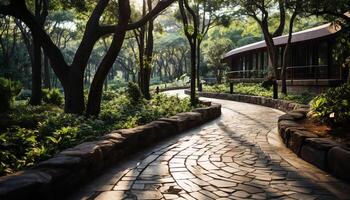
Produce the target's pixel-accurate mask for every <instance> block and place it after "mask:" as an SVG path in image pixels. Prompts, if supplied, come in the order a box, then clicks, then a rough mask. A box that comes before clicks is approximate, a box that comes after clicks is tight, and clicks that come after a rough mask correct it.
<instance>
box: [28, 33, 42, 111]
mask: <svg viewBox="0 0 350 200" xmlns="http://www.w3.org/2000/svg"><path fill="white" fill-rule="evenodd" d="M33 56H34V58H33V64H34V65H33V66H32V95H31V98H30V101H29V103H30V104H31V105H40V104H41V96H42V95H41V47H40V42H39V41H37V38H34V39H33Z"/></svg>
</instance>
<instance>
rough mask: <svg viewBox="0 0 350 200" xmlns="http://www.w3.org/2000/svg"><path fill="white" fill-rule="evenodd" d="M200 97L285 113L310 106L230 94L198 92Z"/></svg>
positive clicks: (187, 91)
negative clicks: (249, 104)
mask: <svg viewBox="0 0 350 200" xmlns="http://www.w3.org/2000/svg"><path fill="white" fill-rule="evenodd" d="M185 94H190V91H189V90H185ZM198 95H199V96H200V97H207V98H215V99H224V100H231V101H238V102H245V103H251V104H257V105H262V106H266V107H270V108H275V109H278V110H282V111H284V112H288V111H292V110H295V109H303V110H308V109H309V106H307V105H303V104H298V103H295V102H292V101H286V100H280V99H272V98H267V97H260V96H251V95H242V94H228V93H212V92H198Z"/></svg>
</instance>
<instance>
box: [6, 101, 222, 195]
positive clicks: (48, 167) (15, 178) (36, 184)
mask: <svg viewBox="0 0 350 200" xmlns="http://www.w3.org/2000/svg"><path fill="white" fill-rule="evenodd" d="M220 115H221V105H218V104H213V105H211V106H209V107H206V108H197V109H194V110H193V111H192V112H187V113H180V114H177V115H175V116H173V117H170V118H161V119H159V120H157V121H154V122H152V123H149V124H146V125H144V126H139V127H136V128H133V129H122V130H116V131H113V132H111V133H110V134H107V135H105V136H103V137H102V138H101V140H99V141H94V142H85V143H82V144H80V145H78V146H76V147H73V148H69V149H66V150H64V151H62V152H61V153H59V154H58V155H56V156H55V157H53V158H51V159H49V160H47V161H44V162H41V163H39V164H37V165H36V166H35V167H33V168H32V169H29V170H24V171H20V172H17V173H15V174H12V175H9V176H4V177H0V199H1V200H4V199H16V200H17V199H62V198H64V196H65V195H67V194H68V193H69V192H70V191H72V190H74V189H76V188H77V187H78V186H79V185H81V184H83V183H85V182H87V181H89V180H91V179H92V178H93V177H94V176H96V175H98V174H100V173H101V172H102V171H103V169H105V168H106V167H108V166H110V165H111V164H115V163H117V162H118V161H119V160H121V159H122V158H124V157H125V156H127V155H129V154H131V153H133V152H136V151H138V150H141V149H143V148H144V147H146V146H150V145H152V144H154V143H155V142H157V141H160V140H162V139H164V138H166V137H169V136H172V135H175V134H178V133H180V132H183V131H185V130H189V129H191V128H194V127H196V126H199V125H201V124H204V123H206V122H208V121H210V120H213V119H215V118H217V117H219V116H220Z"/></svg>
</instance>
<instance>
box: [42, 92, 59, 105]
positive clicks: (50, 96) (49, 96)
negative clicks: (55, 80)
mask: <svg viewBox="0 0 350 200" xmlns="http://www.w3.org/2000/svg"><path fill="white" fill-rule="evenodd" d="M42 94H43V101H44V102H45V103H48V104H53V105H56V106H61V105H62V104H63V95H62V94H61V92H60V90H59V89H56V88H55V89H52V90H48V89H43V90H42Z"/></svg>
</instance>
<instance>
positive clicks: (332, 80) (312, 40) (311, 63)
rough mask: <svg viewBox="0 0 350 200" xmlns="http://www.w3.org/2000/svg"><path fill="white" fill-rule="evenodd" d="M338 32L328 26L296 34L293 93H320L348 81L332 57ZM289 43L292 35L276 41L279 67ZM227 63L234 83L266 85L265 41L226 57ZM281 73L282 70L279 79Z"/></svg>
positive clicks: (289, 72) (290, 76)
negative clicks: (289, 37)
mask: <svg viewBox="0 0 350 200" xmlns="http://www.w3.org/2000/svg"><path fill="white" fill-rule="evenodd" d="M338 29H339V28H336V27H334V26H332V25H331V24H325V25H322V26H319V27H315V28H311V29H308V30H305V31H300V32H296V33H293V37H292V45H291V47H290V53H291V54H290V55H291V59H290V60H291V63H289V64H288V65H287V66H289V67H287V70H286V73H287V85H288V86H289V87H288V89H289V91H292V92H300V91H303V92H304V91H309V92H312V93H318V92H320V91H322V90H324V89H325V88H328V87H330V86H337V85H339V84H340V83H341V82H343V80H345V79H346V76H347V75H346V72H345V70H343V69H342V68H341V67H340V66H339V65H336V64H335V62H334V59H333V57H332V49H333V48H334V47H335V40H336V37H337V32H338ZM287 40H288V35H285V36H280V37H276V38H274V43H275V45H276V46H277V48H278V66H281V65H282V61H283V60H282V59H283V52H284V48H285V45H286V43H287ZM223 60H224V61H225V62H226V63H228V64H229V66H230V71H229V72H227V78H228V80H229V81H230V82H233V83H237V82H262V81H263V80H265V78H266V76H267V74H268V65H269V57H268V54H267V48H266V43H265V41H261V42H257V43H253V44H249V45H246V46H243V47H239V48H236V49H233V50H232V51H230V52H228V53H226V54H225V55H224V58H223ZM280 71H281V68H280V67H279V68H278V70H277V78H279V77H280V75H279V74H280ZM279 82H280V81H279Z"/></svg>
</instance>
